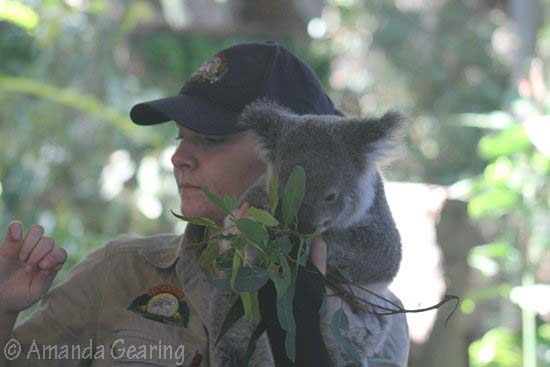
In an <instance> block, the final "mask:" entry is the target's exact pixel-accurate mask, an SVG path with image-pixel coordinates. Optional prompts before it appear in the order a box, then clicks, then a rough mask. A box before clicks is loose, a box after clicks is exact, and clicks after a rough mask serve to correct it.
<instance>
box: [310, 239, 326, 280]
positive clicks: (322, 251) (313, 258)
mask: <svg viewBox="0 0 550 367" xmlns="http://www.w3.org/2000/svg"><path fill="white" fill-rule="evenodd" d="M310 246H311V248H310V250H309V261H310V262H311V263H312V264H313V265H315V267H316V268H317V269H318V270H319V271H320V272H321V274H323V275H325V274H326V273H327V244H326V242H325V240H323V238H322V237H321V236H317V237H314V238H313V240H312V241H311V245H310Z"/></svg>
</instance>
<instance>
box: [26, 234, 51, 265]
mask: <svg viewBox="0 0 550 367" xmlns="http://www.w3.org/2000/svg"><path fill="white" fill-rule="evenodd" d="M53 246H54V240H53V238H51V237H42V238H40V240H38V243H37V244H36V246H35V247H34V248H33V249H32V251H31V253H30V255H29V257H28V259H27V263H26V265H25V271H27V272H30V271H31V270H32V269H34V267H35V266H36V265H37V264H38V263H39V262H40V261H41V260H42V259H43V258H44V257H45V256H46V255H47V254H49V253H50V252H51V251H52V249H53Z"/></svg>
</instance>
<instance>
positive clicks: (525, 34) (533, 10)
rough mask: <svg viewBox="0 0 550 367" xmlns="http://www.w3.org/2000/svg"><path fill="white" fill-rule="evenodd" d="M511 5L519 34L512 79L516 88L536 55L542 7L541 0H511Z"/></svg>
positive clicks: (511, 13) (513, 86)
mask: <svg viewBox="0 0 550 367" xmlns="http://www.w3.org/2000/svg"><path fill="white" fill-rule="evenodd" d="M509 5H510V15H511V17H512V19H513V20H514V22H515V27H516V28H515V31H516V36H517V44H516V49H515V55H514V68H513V70H512V76H511V80H510V82H511V83H512V84H511V85H512V88H514V89H515V88H516V86H517V82H518V81H519V80H520V79H522V78H524V77H525V76H526V74H527V71H528V70H529V64H530V61H531V58H532V57H533V56H534V55H535V48H536V42H537V34H538V30H539V26H540V17H541V13H542V9H541V6H540V0H510V3H509Z"/></svg>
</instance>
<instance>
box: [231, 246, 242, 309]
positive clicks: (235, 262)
mask: <svg viewBox="0 0 550 367" xmlns="http://www.w3.org/2000/svg"><path fill="white" fill-rule="evenodd" d="M241 263H242V258H241V254H239V252H237V251H235V253H234V254H233V266H232V271H231V290H232V291H235V280H236V279H237V275H238V272H239V268H240V267H241ZM245 310H246V307H245Z"/></svg>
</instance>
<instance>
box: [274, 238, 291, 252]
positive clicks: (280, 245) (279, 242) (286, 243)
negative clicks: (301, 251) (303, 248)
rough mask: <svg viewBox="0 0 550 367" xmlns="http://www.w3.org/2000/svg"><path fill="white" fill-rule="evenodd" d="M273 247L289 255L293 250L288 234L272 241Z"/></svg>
mask: <svg viewBox="0 0 550 367" xmlns="http://www.w3.org/2000/svg"><path fill="white" fill-rule="evenodd" d="M271 244H272V245H273V248H275V249H276V250H277V251H278V252H279V253H281V254H284V255H288V254H289V253H290V251H291V250H292V242H290V239H289V238H288V236H283V237H279V238H277V239H275V240H273V241H272V242H271Z"/></svg>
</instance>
